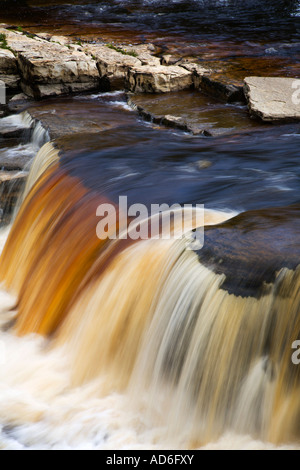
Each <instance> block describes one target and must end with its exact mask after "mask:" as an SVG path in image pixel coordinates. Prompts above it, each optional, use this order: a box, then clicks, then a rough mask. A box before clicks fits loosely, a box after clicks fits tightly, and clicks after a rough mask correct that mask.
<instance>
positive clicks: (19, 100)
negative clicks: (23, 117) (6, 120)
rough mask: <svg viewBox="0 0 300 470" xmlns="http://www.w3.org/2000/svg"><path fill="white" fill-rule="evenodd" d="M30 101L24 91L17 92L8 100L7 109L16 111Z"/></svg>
mask: <svg viewBox="0 0 300 470" xmlns="http://www.w3.org/2000/svg"><path fill="white" fill-rule="evenodd" d="M30 102H31V99H30V98H29V96H27V95H25V93H19V94H18V95H15V96H13V97H12V98H11V99H10V100H9V102H8V109H9V111H10V112H11V113H18V112H20V111H22V110H23V109H24V107H25V106H26V105H28V104H29V103H30Z"/></svg>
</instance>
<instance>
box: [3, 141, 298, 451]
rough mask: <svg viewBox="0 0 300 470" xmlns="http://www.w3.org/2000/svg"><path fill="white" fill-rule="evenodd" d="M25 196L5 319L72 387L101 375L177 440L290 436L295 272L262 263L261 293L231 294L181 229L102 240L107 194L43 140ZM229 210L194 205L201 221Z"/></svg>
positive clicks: (10, 245)
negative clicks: (266, 277)
mask: <svg viewBox="0 0 300 470" xmlns="http://www.w3.org/2000/svg"><path fill="white" fill-rule="evenodd" d="M25 193H26V197H25V198H23V199H24V200H23V203H22V205H21V207H20V210H19V213H18V214H17V216H16V219H15V221H14V224H13V227H12V229H11V231H10V233H9V236H8V240H7V243H6V245H5V247H4V250H3V253H2V256H1V259H0V280H1V281H2V282H3V285H4V286H5V287H6V288H7V289H8V291H9V292H10V293H12V294H13V295H15V296H16V298H17V302H16V304H17V312H16V313H14V314H13V318H12V315H11V316H10V319H9V320H10V321H9V324H8V326H10V327H11V328H12V331H14V332H15V333H17V334H18V335H20V336H23V335H27V334H30V333H38V334H40V335H44V336H46V337H48V338H50V339H51V342H50V344H51V347H52V349H53V351H55V350H56V349H57V350H60V349H63V350H64V351H65V354H66V357H68V358H70V362H69V367H70V380H71V385H72V386H73V387H79V388H80V387H82V386H83V385H85V384H91V383H93V382H94V381H97V380H100V379H101V378H102V380H104V382H105V387H104V389H105V393H106V394H107V393H113V392H114V391H118V392H119V393H125V394H127V395H128V397H130V403H131V405H130V406H132V407H133V408H134V407H135V406H139V404H140V406H142V405H143V406H144V407H146V409H147V411H146V412H145V419H147V420H149V421H150V422H152V425H153V426H160V427H161V428H162V429H165V439H169V442H175V443H176V445H178V446H188V447H192V448H194V447H198V446H201V445H202V446H203V445H205V444H207V443H208V442H211V441H213V440H215V439H218V438H220V436H222V435H224V433H226V432H228V431H231V432H236V433H240V434H250V435H252V436H253V437H255V438H257V439H261V440H264V441H270V442H274V443H276V444H278V443H287V442H293V441H297V440H298V439H299V424H298V423H299V413H300V397H299V393H298V389H299V379H300V372H299V370H300V369H299V367H298V366H296V365H295V364H293V363H292V361H291V356H292V352H293V351H292V349H291V348H292V344H293V342H294V341H296V340H297V339H298V337H299V331H300V318H299V305H300V268H299V267H297V268H295V269H291V268H289V267H283V268H281V269H279V270H278V271H276V272H274V279H273V280H272V281H270V282H269V283H268V285H267V287H266V289H265V291H264V292H263V295H259V296H252V294H251V293H250V294H249V295H243V296H241V295H238V294H235V293H234V292H230V290H229V289H227V287H226V282H225V281H226V275H225V274H224V273H223V274H222V273H221V272H215V271H214V269H213V267H212V266H210V265H206V263H204V262H202V260H201V256H199V254H198V253H197V252H196V251H194V250H193V249H189V248H190V247H189V244H190V239H189V237H188V236H184V237H183V239H180V240H176V239H170V240H162V239H157V240H154V239H150V240H138V241H132V240H129V239H121V240H120V239H118V240H109V239H108V238H107V239H104V240H100V239H98V238H97V236H96V225H97V218H96V217H95V214H96V209H97V207H98V206H99V204H100V203H103V202H108V201H107V199H105V197H104V196H103V195H102V196H100V195H97V194H96V193H92V192H90V191H89V190H88V189H87V188H85V187H84V185H83V184H82V182H81V181H80V180H79V179H78V178H75V177H74V176H70V175H69V174H68V173H67V172H66V171H65V169H64V168H63V166H61V164H60V162H59V158H58V152H57V150H56V149H54V147H53V146H52V144H46V145H45V146H44V147H43V148H42V149H41V150H40V152H39V153H38V155H37V157H36V159H35V161H34V163H33V165H32V168H31V173H30V176H29V179H28V182H27V186H26V190H25ZM232 216H233V214H230V213H227V214H226V213H222V212H217V211H206V213H205V226H211V230H213V226H214V225H216V224H217V225H216V227H217V228H218V227H223V226H224V225H223V223H224V221H225V220H227V219H229V218H231V224H234V223H235V220H239V219H238V218H232ZM221 246H222V243H221ZM241 262H242V263H243V261H241ZM224 286H225V288H224ZM13 310H14V309H13ZM103 378H105V379H103ZM102 393H103V392H102ZM145 402H146V405H145Z"/></svg>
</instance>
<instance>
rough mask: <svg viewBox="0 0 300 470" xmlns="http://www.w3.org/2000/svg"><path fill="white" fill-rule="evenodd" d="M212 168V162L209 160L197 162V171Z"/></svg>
mask: <svg viewBox="0 0 300 470" xmlns="http://www.w3.org/2000/svg"><path fill="white" fill-rule="evenodd" d="M211 166H212V162H210V161H209V160H199V161H198V162H197V168H198V169H199V170H205V169H206V168H210V167H211Z"/></svg>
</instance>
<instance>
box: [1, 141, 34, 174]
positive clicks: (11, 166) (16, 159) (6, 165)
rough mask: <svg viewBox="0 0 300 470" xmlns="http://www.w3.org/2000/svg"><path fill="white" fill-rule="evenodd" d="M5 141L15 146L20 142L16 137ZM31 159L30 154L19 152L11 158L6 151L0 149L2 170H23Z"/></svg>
mask: <svg viewBox="0 0 300 470" xmlns="http://www.w3.org/2000/svg"><path fill="white" fill-rule="evenodd" d="M7 142H9V143H10V142H11V143H12V144H14V145H15V146H16V145H18V144H19V143H20V141H19V140H17V139H16V140H15V141H13V140H9V141H7ZM7 142H5V143H7ZM6 150H7V149H6ZM31 161H32V156H28V155H22V154H21V152H20V153H19V154H15V155H14V156H13V158H12V157H11V156H9V155H8V154H7V151H0V168H1V169H2V170H4V171H8V172H13V171H23V170H24V168H27V166H28V164H30V162H31Z"/></svg>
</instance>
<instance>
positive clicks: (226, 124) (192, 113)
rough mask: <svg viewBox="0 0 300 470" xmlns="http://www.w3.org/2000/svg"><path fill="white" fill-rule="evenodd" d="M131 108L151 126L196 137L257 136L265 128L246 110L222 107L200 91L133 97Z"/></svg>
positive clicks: (142, 94)
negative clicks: (154, 125)
mask: <svg viewBox="0 0 300 470" xmlns="http://www.w3.org/2000/svg"><path fill="white" fill-rule="evenodd" d="M128 104H129V105H130V106H131V107H132V108H133V109H135V110H137V112H138V113H139V115H140V116H141V117H142V118H143V119H145V120H147V121H150V122H153V123H159V124H161V123H162V119H163V118H164V117H166V115H167V116H168V119H166V120H165V124H166V125H169V126H170V122H172V126H171V127H174V128H178V129H182V130H184V131H186V132H189V133H192V134H194V135H206V136H216V137H218V136H221V135H224V134H234V133H240V132H249V131H251V130H253V131H255V132H257V130H258V129H259V128H260V127H263V128H264V129H265V124H263V125H262V124H261V123H260V122H259V121H257V120H254V119H250V116H249V113H248V109H247V106H240V105H238V106H237V105H235V104H227V103H220V102H218V101H217V100H216V99H214V98H211V97H209V96H207V95H206V94H203V93H200V92H199V91H198V90H185V91H180V92H176V93H164V94H146V93H140V94H130V95H129V98H128Z"/></svg>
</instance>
